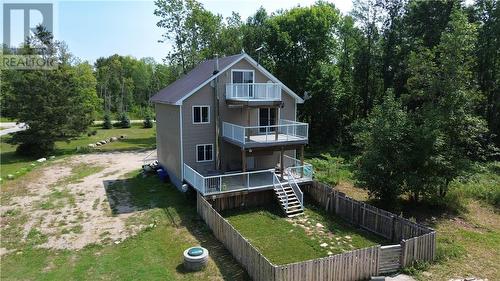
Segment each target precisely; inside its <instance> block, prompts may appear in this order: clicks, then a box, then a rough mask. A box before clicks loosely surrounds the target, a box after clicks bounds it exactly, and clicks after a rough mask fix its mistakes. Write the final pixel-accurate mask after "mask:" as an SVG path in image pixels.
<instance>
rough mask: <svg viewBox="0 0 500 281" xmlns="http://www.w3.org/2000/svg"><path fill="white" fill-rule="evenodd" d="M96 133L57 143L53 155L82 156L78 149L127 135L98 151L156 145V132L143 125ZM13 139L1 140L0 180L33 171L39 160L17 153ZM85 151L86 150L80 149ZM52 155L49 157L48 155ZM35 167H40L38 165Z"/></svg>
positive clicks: (143, 147) (147, 147) (100, 130)
mask: <svg viewBox="0 0 500 281" xmlns="http://www.w3.org/2000/svg"><path fill="white" fill-rule="evenodd" d="M93 130H96V131H97V134H96V135H93V136H87V134H83V135H82V136H80V137H78V138H75V139H73V140H71V141H69V142H64V141H60V142H57V143H56V151H54V153H53V154H52V155H58V156H61V155H72V154H75V153H79V151H78V150H77V148H84V149H86V148H87V146H88V144H89V143H95V142H97V141H100V140H103V139H106V138H109V137H113V136H116V137H119V136H122V135H123V136H125V139H123V140H120V141H117V142H112V143H108V144H106V145H104V146H101V147H99V148H98V149H96V151H126V150H136V149H151V148H154V147H155V145H156V137H155V129H154V128H151V129H144V128H142V125H141V124H135V125H133V126H132V127H131V128H128V129H120V128H113V129H109V130H104V129H101V128H100V127H97V126H94V127H90V129H89V131H93ZM9 138H10V136H2V137H0V161H1V164H0V177H2V179H5V178H6V177H7V175H8V174H12V175H14V176H15V177H18V176H20V175H22V174H24V173H26V172H27V171H29V170H31V169H32V168H33V167H32V165H31V164H32V163H33V161H35V160H36V159H37V158H34V157H24V156H20V155H18V154H16V153H15V150H16V146H15V145H11V144H9V143H7V141H8V139H9ZM80 151H81V152H85V150H80ZM47 156H49V155H47ZM35 165H37V166H38V165H39V164H37V163H35Z"/></svg>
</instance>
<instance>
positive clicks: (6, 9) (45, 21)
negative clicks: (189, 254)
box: [2, 3, 54, 48]
mask: <svg viewBox="0 0 500 281" xmlns="http://www.w3.org/2000/svg"><path fill="white" fill-rule="evenodd" d="M53 11H54V10H53V4H52V3H4V4H3V22H2V24H3V44H5V45H6V46H7V47H8V48H17V47H19V46H20V45H21V44H22V43H23V42H25V40H26V38H28V37H29V36H31V35H32V34H33V33H32V32H34V30H35V27H36V26H38V25H40V24H41V25H42V26H43V27H45V29H46V30H47V31H49V32H51V33H53V30H54V14H53V13H54V12H53Z"/></svg>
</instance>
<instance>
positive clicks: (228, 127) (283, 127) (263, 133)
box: [222, 119, 309, 144]
mask: <svg viewBox="0 0 500 281" xmlns="http://www.w3.org/2000/svg"><path fill="white" fill-rule="evenodd" d="M308 131H309V124H307V123H302V122H296V121H291V120H285V119H281V120H280V121H279V125H272V126H247V127H244V126H240V125H236V124H232V123H228V122H223V123H222V136H223V137H226V138H229V139H231V140H233V141H236V142H238V143H241V144H247V143H273V142H287V141H301V140H307V139H308V137H309V133H308Z"/></svg>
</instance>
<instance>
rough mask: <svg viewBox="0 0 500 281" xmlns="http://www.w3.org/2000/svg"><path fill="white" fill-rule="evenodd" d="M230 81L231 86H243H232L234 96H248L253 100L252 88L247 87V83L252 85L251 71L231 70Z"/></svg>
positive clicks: (252, 73) (252, 75) (252, 72)
mask: <svg viewBox="0 0 500 281" xmlns="http://www.w3.org/2000/svg"><path fill="white" fill-rule="evenodd" d="M231 74H232V78H231V81H232V83H233V84H243V85H237V86H234V85H233V91H234V90H236V91H237V95H236V96H241V94H242V93H244V95H243V96H248V97H251V98H253V86H252V85H248V84H249V83H254V71H253V70H232V71H231Z"/></svg>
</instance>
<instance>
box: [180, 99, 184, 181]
mask: <svg viewBox="0 0 500 281" xmlns="http://www.w3.org/2000/svg"><path fill="white" fill-rule="evenodd" d="M182 125H183V123H182V106H179V127H180V135H181V182H182V181H183V180H184V143H183V140H182Z"/></svg>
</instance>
